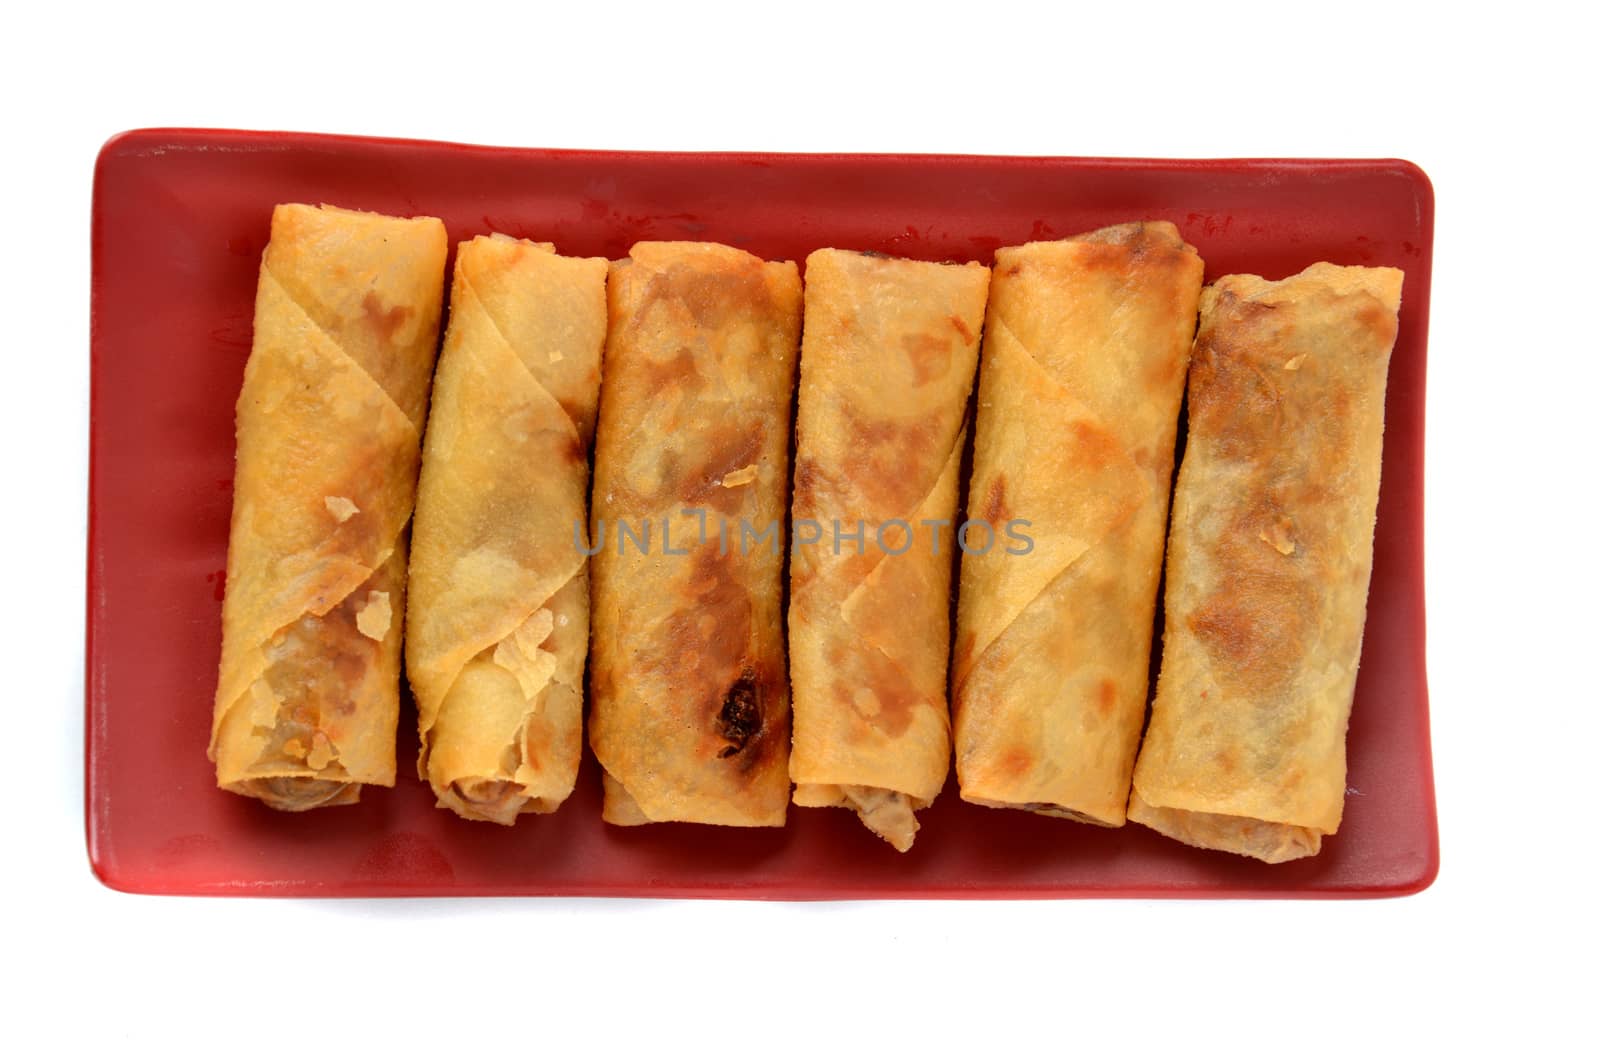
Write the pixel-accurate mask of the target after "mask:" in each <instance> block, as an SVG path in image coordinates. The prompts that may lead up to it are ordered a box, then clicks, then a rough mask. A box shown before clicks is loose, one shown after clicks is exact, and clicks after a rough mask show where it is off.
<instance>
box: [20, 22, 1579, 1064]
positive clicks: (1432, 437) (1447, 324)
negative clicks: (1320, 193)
mask: <svg viewBox="0 0 1600 1064" xmlns="http://www.w3.org/2000/svg"><path fill="white" fill-rule="evenodd" d="M158 7H159V5H152V4H146V3H130V4H122V5H118V6H117V7H116V9H115V10H108V11H106V12H104V13H99V12H96V13H90V12H76V13H75V12H70V11H64V10H63V11H59V12H58V13H53V14H48V15H47V14H42V12H44V11H45V10H46V9H47V8H48V9H49V10H51V11H53V12H54V11H57V9H55V8H53V7H50V5H47V4H43V3H36V4H34V3H30V4H25V5H22V6H21V8H20V9H19V8H13V9H12V10H11V11H10V12H9V13H8V14H7V16H6V19H7V25H6V29H5V31H4V35H5V44H4V46H3V48H4V60H3V62H0V79H3V81H4V85H3V89H4V92H3V96H0V107H3V108H4V117H5V124H4V131H5V138H6V142H5V144H6V146H5V148H4V153H5V163H4V166H3V167H0V183H3V186H4V189H3V191H4V193H5V195H4V200H3V204H4V209H5V220H6V224H5V228H4V232H5V235H6V238H7V239H6V241H5V244H4V246H3V249H0V270H3V271H4V289H3V291H4V293H5V296H6V298H7V301H8V306H7V313H6V315H5V321H6V324H7V342H6V343H5V346H4V349H3V350H4V356H3V365H4V377H3V378H0V379H3V381H4V383H3V385H0V387H3V389H4V390H3V392H0V395H3V396H4V416H3V417H0V433H3V437H0V439H3V444H4V446H3V448H0V455H3V458H0V460H3V461H4V463H5V477H4V481H3V489H4V500H5V501H4V504H3V506H4V509H3V511H0V512H3V522H0V535H3V537H4V546H3V553H0V560H3V564H4V567H5V572H6V579H7V595H6V600H5V604H4V608H3V609H0V625H3V643H0V646H3V647H4V654H5V657H4V666H5V670H4V676H5V678H6V681H7V682H6V690H5V695H4V700H3V708H0V742H3V746H0V750H3V751H4V753H3V761H0V765H3V768H0V788H3V791H4V794H5V799H4V801H5V808H6V810H7V812H8V814H9V815H8V817H7V820H8V823H7V834H8V837H7V839H6V841H5V845H4V846H3V847H0V854H3V856H0V865H3V868H4V872H3V874H0V891H3V900H4V907H3V910H0V927H3V931H0V958H3V961H4V964H3V967H0V972H3V973H4V974H3V975H0V978H3V979H4V981H5V984H6V985H5V986H4V987H3V988H0V1015H4V1016H5V1021H4V1022H5V1026H4V1028H0V1041H3V1042H4V1043H5V1044H8V1045H10V1046H12V1047H17V1046H22V1047H26V1046H29V1045H34V1046H37V1047H41V1048H42V1047H47V1046H48V1047H59V1048H64V1047H67V1046H85V1047H91V1046H92V1047H98V1048H99V1049H100V1050H102V1051H120V1050H126V1049H130V1048H132V1047H134V1046H136V1045H137V1046H142V1047H144V1048H145V1049H146V1050H147V1051H153V1052H160V1053H163V1054H165V1055H169V1056H171V1057H172V1058H173V1059H190V1058H194V1057H199V1056H205V1057H208V1058H212V1059H217V1060H229V1061H232V1060H242V1059H252V1058H269V1057H270V1058H282V1057H284V1056H285V1055H289V1054H292V1055H293V1056H295V1057H296V1058H298V1059H303V1060H313V1059H314V1060H332V1059H343V1058H349V1057H351V1056H352V1055H354V1054H355V1053H359V1052H371V1053H377V1052H379V1051H385V1050H393V1049H400V1050H410V1051H411V1052H409V1053H405V1054H404V1056H405V1057H410V1056H413V1055H416V1056H420V1055H422V1054H423V1053H427V1054H429V1055H433V1056H442V1055H443V1054H446V1053H451V1054H455V1055H459V1056H462V1057H466V1056H471V1057H473V1058H486V1059H487V1058H492V1059H498V1060H518V1059H526V1060H557V1061H560V1060H567V1059H571V1058H573V1057H576V1056H578V1055H579V1054H583V1055H585V1056H598V1057H599V1058H601V1059H610V1058H612V1057H624V1056H626V1057H631V1058H633V1059H639V1060H655V1059H661V1058H669V1059H670V1058H673V1057H676V1056H678V1055H680V1054H679V1052H677V1051H687V1052H688V1053H691V1054H693V1055H694V1056H695V1057H697V1058H698V1057H708V1058H719V1057H724V1056H729V1057H768V1056H771V1057H776V1058H791V1057H792V1058H806V1059H815V1060H822V1061H832V1060H836V1059H860V1058H865V1059H871V1058H873V1057H878V1058H882V1059H890V1058H893V1059H900V1058H919V1057H920V1058H923V1059H943V1058H946V1057H952V1058H953V1057H961V1058H965V1059H969V1060H982V1061H989V1060H996V1061H1004V1060H1011V1059H1018V1060H1020V1059H1032V1058H1034V1057H1038V1056H1045V1057H1049V1058H1055V1059H1060V1058H1067V1057H1071V1058H1074V1059H1077V1060H1085V1061H1095V1060H1102V1059H1109V1058H1113V1057H1121V1056H1132V1057H1134V1058H1135V1059H1172V1060H1188V1059H1191V1058H1195V1057H1200V1058H1206V1057H1210V1056H1214V1055H1221V1056H1228V1057H1235V1058H1256V1057H1281V1058H1289V1057H1295V1058H1311V1059H1319V1058H1328V1059H1340V1060H1361V1059H1372V1058H1378V1059H1388V1058H1394V1057H1398V1056H1400V1055H1401V1054H1403V1053H1404V1054H1412V1053H1421V1052H1425V1051H1428V1050H1430V1049H1441V1048H1448V1049H1451V1050H1453V1051H1456V1053H1461V1052H1465V1051H1468V1050H1471V1049H1478V1050H1483V1051H1486V1052H1489V1051H1500V1052H1510V1051H1529V1052H1530V1054H1531V1055H1533V1058H1534V1059H1538V1055H1537V1052H1536V1051H1538V1050H1540V1049H1542V1050H1546V1051H1552V1050H1557V1049H1559V1048H1563V1047H1564V1048H1567V1049H1574V1050H1575V1049H1576V1048H1577V1047H1579V1046H1580V1045H1583V1044H1588V1045H1589V1047H1590V1051H1592V1050H1593V1042H1594V1038H1593V1028H1592V1021H1585V1020H1584V1019H1582V1018H1581V1017H1580V1014H1579V1010H1580V1009H1588V1008H1591V1007H1592V1005H1593V1000H1594V997H1595V988H1596V980H1595V977H1594V969H1593V965H1594V956H1593V954H1594V951H1595V947H1596V945H1597V942H1596V934H1595V930H1596V921H1595V918H1594V914H1593V910H1592V908H1591V905H1590V902H1589V897H1588V895H1589V893H1590V889H1591V884H1592V883H1593V877H1592V875H1591V865H1590V862H1589V857H1590V854H1592V852H1593V851H1594V849H1595V847H1596V845H1597V842H1596V839H1595V832H1594V830H1593V824H1594V822H1595V815H1594V802H1593V794H1594V787H1593V785H1592V784H1591V782H1590V779H1589V777H1588V776H1587V774H1586V768H1587V767H1588V766H1591V765H1593V764H1594V763H1595V759H1594V751H1595V750H1596V741H1597V736H1596V734H1595V733H1596V729H1595V726H1594V719H1593V718H1594V715H1595V712H1596V710H1597V709H1600V696H1597V694H1596V687H1595V684H1594V681H1593V679H1592V676H1593V666H1592V664H1591V663H1592V661H1593V660H1594V657H1595V655H1596V653H1597V652H1600V647H1597V645H1596V636H1600V624H1597V623H1596V621H1595V617H1594V614H1593V612H1592V610H1593V607H1594V602H1595V594H1596V591H1597V587H1596V578H1595V563H1594V561H1593V555H1594V548H1593V542H1594V535H1595V526H1594V522H1593V517H1594V513H1595V506H1594V497H1595V479H1596V478H1595V475H1594V466H1593V462H1592V455H1593V447H1594V445H1593V440H1594V423H1595V422H1596V420H1597V419H1600V395H1597V394H1596V385H1597V384H1600V375H1597V373H1596V368H1595V367H1596V361H1597V356H1600V343H1597V339H1596V336H1597V334H1596V331H1595V328H1594V326H1593V324H1592V320H1593V307H1594V305H1595V303H1596V302H1597V298H1596V297H1597V293H1600V277H1597V271H1596V267H1595V263H1596V255H1595V252H1594V250H1593V249H1594V248H1595V246H1596V225H1595V208H1596V196H1595V189H1596V171H1595V169H1594V166H1593V164H1594V162H1595V158H1594V156H1595V141H1596V134H1595V124H1596V117H1595V112H1596V104H1597V103H1600V99H1597V93H1596V80H1595V75H1594V59H1593V47H1592V44H1593V42H1592V35H1591V33H1590V32H1589V31H1587V30H1584V29H1580V27H1579V25H1578V24H1576V23H1575V22H1572V21H1569V19H1570V18H1571V17H1572V16H1563V15H1560V14H1558V13H1556V12H1555V11H1554V10H1552V9H1547V8H1545V7H1543V6H1542V5H1539V4H1534V3H1518V4H1512V5H1506V6H1502V7H1501V8H1499V11H1498V14H1496V16H1495V19H1494V21H1492V22H1490V21H1483V20H1480V19H1479V18H1478V17H1477V16H1474V15H1470V14H1465V13H1463V12H1465V11H1466V10H1467V9H1468V6H1467V5H1452V7H1451V8H1435V9H1432V10H1430V12H1429V13H1421V12H1417V11H1413V10H1411V9H1409V8H1407V7H1406V6H1405V5H1402V4H1398V3H1381V4H1362V3H1352V2H1349V0H1330V2H1326V3H1317V4H1285V3H1281V2H1279V3H1273V4H1264V5H1225V4H1216V3H1205V2H1202V0H1195V2H1193V3H1190V4H1186V5H1182V6H1177V5H1162V4H1143V5H1139V6H1138V7H1137V8H1136V9H1135V8H1133V7H1131V6H1130V7H1125V6H1123V5H1116V4H1109V3H1108V4H1101V5H1095V6H1093V7H1091V8H1088V9H1081V10H1075V11H1070V12H1069V11H1066V10H1065V5H1061V7H1062V10H1061V12H1060V13H1058V14H1053V15H1051V14H1045V13H1044V8H1043V7H1039V8H1014V7H1012V6H1010V5H1007V4H1003V3H996V2H990V0H983V2H970V3H967V4H963V5H960V6H959V7H953V8H950V9H948V10H939V11H935V10H933V9H932V8H930V7H920V8H917V9H915V10H907V11H903V12H895V13H890V12H888V11H887V10H885V11H882V12H881V13H880V12H879V11H877V10H876V9H872V10H869V8H868V5H867V4H866V3H864V2H856V3H850V4H842V5H837V6H834V5H827V4H823V5H818V4H809V3H807V4H796V3H787V4H783V3H772V4H762V3H757V2H755V0H751V2H749V3H746V4H744V5H740V6H738V7H735V8H732V9H730V10H728V11H726V12H722V13H720V14H715V15H712V14H699V13H695V12H693V11H691V5H687V4H681V3H679V4H656V5H652V6H651V7H649V8H646V9H644V10H642V11H638V12H631V13H630V12H627V11H625V10H623V9H622V8H621V7H620V6H617V5H612V4H606V5H588V4H580V3H572V4H568V5H565V6H563V7H562V8H561V9H560V10H559V11H551V10H537V9H536V6H535V5H534V4H532V3H522V4H516V5H507V6H506V7H504V8H500V9H488V10H476V9H473V8H472V7H471V6H470V5H468V4H464V3H454V2H452V3H440V4H434V5H428V6H418V7H406V6H403V5H399V4H385V5H382V6H381V7H379V8H377V9H375V10H371V11H365V12H362V13H359V14H356V13H351V14H346V13H345V12H344V11H342V10H340V9H337V8H336V7H335V5H334V4H332V3H321V4H306V5H301V4H294V3H284V2H277V3H265V4H254V5H229V4H225V3H220V2H219V3H213V4H207V5H200V6H196V7H195V8H193V9H192V10H189V11H187V12H177V11H174V12H170V13H169V12H165V11H162V10H158ZM1055 7H1056V5H1051V8H1052V9H1054V8H1055ZM1113 8H1115V9H1117V10H1119V11H1126V12H1128V13H1126V14H1117V15H1112V14H1108V13H1107V12H1109V11H1111V10H1112V9H1113ZM1444 10H1450V11H1452V14H1450V15H1448V16H1446V15H1443V14H1439V13H1436V12H1438V11H1444ZM1572 10H1579V9H1578V8H1576V7H1574V8H1572ZM235 11H237V12H239V13H238V14H234V13H233V12H235ZM152 125H194V126H223V127H230V126H231V127H242V128H263V129H299V130H314V131H329V132H344V133H369V134H390V135H399V136H407V137H420V138H437V139H445V140H461V141H469V142H479V143H488V144H507V145H538V146H552V147H595V148H663V149H671V148H678V149H715V148H722V149H740V148H747V149H773V150H799V151H805V150H843V151H854V150H872V151H882V150H907V151H957V152H992V153H1023V154H1026V153H1037V154H1106V155H1156V156H1160V155H1173V156H1240V155H1271V156H1284V155H1287V156H1293V155H1314V156H1396V155H1397V156H1403V157H1406V158H1410V159H1412V160H1414V161H1415V162H1417V163H1419V164H1420V165H1421V166H1422V167H1423V168H1424V169H1426V170H1427V171H1428V172H1429V173H1430V175H1431V176H1432V178H1433V181H1434V184H1435V187H1436V190H1437V195H1438V237H1437V245H1436V258H1435V263H1436V269H1435V274H1434V299H1433V324H1432V333H1431V339H1430V344H1429V347H1430V358H1429V375H1428V378H1429V379H1428V392H1429V396H1428V437H1427V449H1428V471H1427V481H1428V487H1427V519H1428V539H1427V557H1428V572H1427V579H1428V611H1429V645H1428V653H1429V661H1430V673H1431V686H1432V699H1433V725H1434V756H1435V763H1436V767H1437V777H1438V795H1439V820H1440V832H1441V836H1442V845H1443V870H1442V873H1441V875H1440V877H1439V880H1438V882H1437V884H1436V885H1435V886H1433V887H1432V888H1431V889H1430V890H1428V891H1426V892H1425V893H1423V894H1422V895H1420V896H1418V897H1415V898H1410V899H1402V900H1395V901H1383V902H1361V903H1325V902H1323V903H1306V902H1283V903H1245V902H1239V903H1200V902H1189V903H1185V902H1160V903H1157V902H1082V901H1078V902H1046V903H1039V902H1032V903H876V904H866V903H855V904H810V905H782V904H763V903H668V902H615V901H590V900H566V901H562V900H554V901H485V902H444V901H438V902H435V901H408V902H387V903H379V902H358V903H331V902H295V901H238V900H200V899H183V898H145V897H129V896H123V895H119V894H115V893H113V892H111V891H109V890H107V889H106V888H105V887H103V886H101V885H100V884H99V883H98V882H97V881H95V880H94V879H93V878H92V877H91V875H90V872H89V868H88V863H87V860H86V857H85V851H84V842H83V827H82V808H81V803H82V786H83V778H82V672H81V669H82V626H83V583H82V581H83V570H84V562H83V559H84V548H83V535H84V498H85V480H86V473H85V464H86V434H87V396H88V358H87V354H88V314H87V312H88V277H89V254H88V252H89V240H88V223H89V195H90V172H91V166H92V163H93V159H94V155H95V152H96V151H97V150H98V148H99V146H100V144H101V143H102V142H103V141H104V139H105V138H106V137H108V136H109V135H111V134H112V133H114V132H116V131H118V130H121V129H125V128H130V127H136V126H152ZM150 475H151V476H160V470H151V471H150ZM1586 1032H1587V1033H1586ZM675 1050H676V1051H675ZM8 1055H9V1053H8Z"/></svg>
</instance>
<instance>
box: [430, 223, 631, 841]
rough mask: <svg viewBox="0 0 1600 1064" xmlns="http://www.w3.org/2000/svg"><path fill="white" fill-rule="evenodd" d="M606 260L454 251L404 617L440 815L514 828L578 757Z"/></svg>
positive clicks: (514, 245) (495, 246)
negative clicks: (585, 548) (585, 545)
mask: <svg viewBox="0 0 1600 1064" xmlns="http://www.w3.org/2000/svg"><path fill="white" fill-rule="evenodd" d="M606 269H607V263H606V260H605V259H599V258H594V259H569V258H563V257H562V256H560V255H557V254H555V251H554V249H553V248H552V247H551V246H550V245H548V244H534V243H531V242H529V241H525V240H514V239H512V238H510V237H506V236H493V237H478V238H477V239H474V240H470V241H467V242H465V243H463V244H461V246H460V248H459V249H458V251H457V254H456V266H455V276H454V279H453V281H452V285H451V296H450V327H449V329H448V331H447V333H446V335H445V342H444V350H443V352H442V353H441V354H440V356H439V371H438V375H437V377H436V379H435V382H434V386H433V410H432V413H431V415H430V417H429V421H428V438H427V442H426V444H425V447H424V453H423V462H422V476H421V483H420V485H419V486H418V492H417V516H416V527H415V531H414V534H413V542H412V552H411V593H410V608H409V609H408V611H407V617H406V624H407V640H406V665H407V670H406V671H407V675H408V677H409V678H410V681H411V686H412V689H413V691H414V692H415V693H416V696H417V710H418V727H419V729H420V732H421V737H422V748H421V752H420V753H419V755H418V760H417V768H418V772H419V773H420V774H421V775H422V778H423V779H425V780H427V781H428V783H429V784H430V785H431V786H432V787H433V791H434V795H435V796H436V797H437V799H438V802H439V805H440V806H442V807H444V808H448V809H453V810H454V811H455V812H457V813H458V814H460V815H461V816H464V817H467V818H468V819H472V820H490V821H494V822H496V823H500V824H510V823H512V822H513V821H514V820H515V819H516V817H517V815H518V814H519V813H521V812H541V813H542V812H549V811H551V810H553V809H555V808H556V807H557V806H559V805H560V804H561V802H562V801H564V800H565V799H566V797H567V796H568V795H569V794H571V793H572V788H573V784H574V782H575V781H576V779H577V774H578V760H579V757H580V755H581V753H582V731H583V698H582V694H581V692H582V686H583V664H584V658H585V656H586V655H587V653H588V631H589V601H588V566H587V560H586V558H585V557H584V554H583V552H582V551H581V550H580V549H579V547H580V545H581V542H582V536H580V537H579V538H578V541H577V542H575V541H574V538H573V532H574V529H577V530H578V531H580V532H581V531H582V530H583V529H584V528H585V527H586V526H587V523H588V491H589V462H588V453H589V442H590V440H591V438H592V437H593V433H594V420H595V408H596V405H597V402H598V398H599V389H600V353H601V350H602V348H603V347H604V345H605V331H606V295H605V286H606Z"/></svg>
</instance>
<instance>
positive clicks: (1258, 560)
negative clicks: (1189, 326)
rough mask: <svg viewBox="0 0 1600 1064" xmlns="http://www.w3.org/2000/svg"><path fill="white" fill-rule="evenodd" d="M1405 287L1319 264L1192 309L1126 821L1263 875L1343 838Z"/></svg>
mask: <svg viewBox="0 0 1600 1064" xmlns="http://www.w3.org/2000/svg"><path fill="white" fill-rule="evenodd" d="M1402 280H1403V275H1402V274H1401V272H1400V271H1399V270H1396V269H1390V268H1387V267H1385V268H1365V267H1357V266H1331V265H1329V264H1327V263H1318V264H1317V265H1315V266H1312V267H1310V268H1309V269H1307V270H1306V271H1304V272H1303V273H1301V274H1298V275H1297V276H1294V277H1290V278H1288V279H1286V280H1283V281H1275V282H1269V281H1264V280H1262V279H1261V278H1259V277H1253V276H1244V275H1240V276H1230V277H1224V278H1222V279H1220V280H1219V281H1217V283H1216V284H1214V285H1212V286H1211V287H1210V288H1207V289H1206V291H1205V293H1204V295H1203V297H1202V299H1201V304H1200V333H1199V336H1198V337H1197V338H1196V340H1195V346H1194V356H1193V366H1192V369H1191V371H1190V375H1189V436H1188V444H1187V448H1186V450H1185V453H1184V459H1183V468H1182V469H1181V471H1180V472H1179V475H1178V487H1177V493H1176V496H1175V498H1174V502H1173V513H1172V531H1171V537H1170V545H1169V547H1168V552H1167V601H1166V633H1165V641H1164V651H1163V655H1162V663H1161V675H1160V678H1159V681H1158V683H1157V687H1156V700H1155V706H1154V709H1153V710H1152V713H1151V719H1150V729H1149V731H1148V733H1147V734H1146V736H1145V741H1144V747H1143V749H1142V750H1141V751H1140V754H1139V762H1138V766H1137V768H1136V769H1135V772H1134V780H1133V799H1132V802H1131V804H1130V808H1129V813H1128V815H1129V817H1130V818H1131V819H1133V820H1135V821H1137V822H1139V823H1142V824H1146V825H1148V826H1150V827H1152V828H1154V829H1156V830H1157V831H1160V832H1162V833H1164V834H1167V835H1170V836H1172V837H1174V838H1177V839H1180V840H1181V841H1183V842H1187V843H1189V844H1190V845H1194V846H1203V847H1207V848H1210V849H1218V850H1227V851H1230V852H1233V853H1239V854H1244V855H1246V856H1250V857H1255V858H1258V859H1260V860H1263V861H1269V862H1278V861H1286V860H1291V859H1293V858H1297V857H1304V856H1308V855H1310V854H1315V853H1316V852H1318V850H1319V849H1320V848H1321V845H1322V839H1323V837H1324V836H1326V835H1331V834H1333V833H1334V832H1335V831H1336V830H1337V829H1338V827H1339V821H1340V819H1341V817H1342V815H1343V811H1344V789H1345V731H1346V727H1347V725H1348V723H1349V719H1350V703H1351V699H1352V697H1353V696H1354V691H1355V681H1356V668H1357V666H1358V664H1359V663H1360V658H1361V636H1362V630H1363V627H1364V625H1365V621H1366V599H1367V585H1368V580H1369V578H1370V576H1371V572H1372V532H1373V523H1374V518H1375V516H1376V512H1377V503H1378V479H1379V464H1380V462H1381V459H1382V451H1383V407H1384V390H1385V384H1386V381H1387V379H1388V368H1389V355H1390V352H1391V350H1392V348H1393V346H1394V341H1395V336H1396V332H1397V329H1398V324H1397V314H1398V311H1399V305H1400V289H1401V282H1402Z"/></svg>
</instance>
